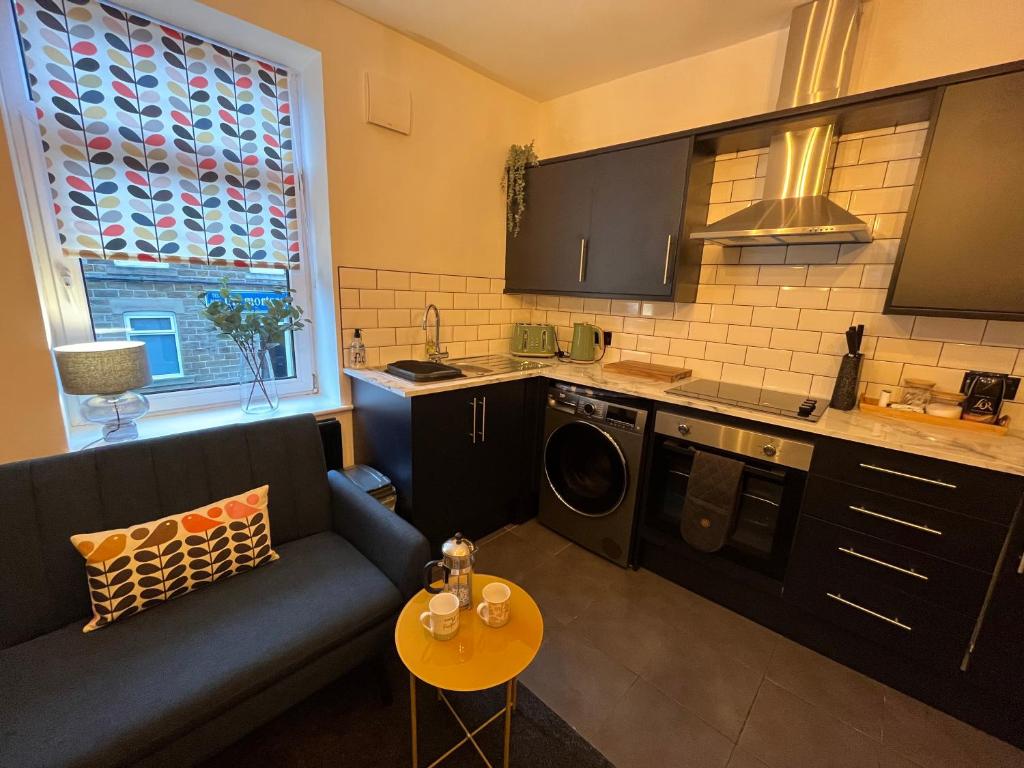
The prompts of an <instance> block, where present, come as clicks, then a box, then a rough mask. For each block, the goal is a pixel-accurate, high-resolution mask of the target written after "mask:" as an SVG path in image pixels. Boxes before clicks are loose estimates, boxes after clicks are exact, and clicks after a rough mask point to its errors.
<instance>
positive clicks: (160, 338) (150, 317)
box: [124, 312, 183, 381]
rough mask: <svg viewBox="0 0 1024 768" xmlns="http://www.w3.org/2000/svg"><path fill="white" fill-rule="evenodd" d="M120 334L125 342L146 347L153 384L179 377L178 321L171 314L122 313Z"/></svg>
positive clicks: (180, 374)
mask: <svg viewBox="0 0 1024 768" xmlns="http://www.w3.org/2000/svg"><path fill="white" fill-rule="evenodd" d="M124 334H125V338H127V339H128V341H141V342H143V343H144V344H145V345H146V357H148V358H149V371H150V373H152V374H153V381H160V380H161V379H177V378H180V377H181V376H182V375H183V374H182V371H183V366H182V364H181V342H180V341H179V339H178V320H177V318H176V317H175V315H174V313H173V312H128V313H125V316H124Z"/></svg>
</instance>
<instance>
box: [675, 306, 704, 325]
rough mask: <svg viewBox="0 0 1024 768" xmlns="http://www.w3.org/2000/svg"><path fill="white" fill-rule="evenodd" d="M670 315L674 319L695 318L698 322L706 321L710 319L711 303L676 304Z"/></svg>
mask: <svg viewBox="0 0 1024 768" xmlns="http://www.w3.org/2000/svg"><path fill="white" fill-rule="evenodd" d="M672 317H673V318H674V319H676V320H687V321H689V320H696V321H697V322H698V323H706V322H707V321H708V320H710V319H711V305H710V304H676V308H675V312H674V313H673V314H672Z"/></svg>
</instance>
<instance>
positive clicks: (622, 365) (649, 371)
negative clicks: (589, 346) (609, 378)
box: [604, 360, 692, 383]
mask: <svg viewBox="0 0 1024 768" xmlns="http://www.w3.org/2000/svg"><path fill="white" fill-rule="evenodd" d="M604 369H605V370H606V371H608V373H618V374H621V375H623V376H637V377H639V378H642V379H653V380H655V381H666V382H670V383H671V382H673V381H679V379H685V378H686V377H687V376H689V375H690V374H691V373H692V371H690V369H689V368H674V367H672V366H671V365H658V364H657V363H641V362H639V361H637V360H620V361H619V362H617V363H608V364H606V365H605V366H604Z"/></svg>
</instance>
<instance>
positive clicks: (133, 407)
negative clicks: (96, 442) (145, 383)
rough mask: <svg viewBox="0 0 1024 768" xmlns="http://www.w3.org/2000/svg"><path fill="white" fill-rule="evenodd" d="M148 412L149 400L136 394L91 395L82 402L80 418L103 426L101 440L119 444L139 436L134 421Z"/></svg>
mask: <svg viewBox="0 0 1024 768" xmlns="http://www.w3.org/2000/svg"><path fill="white" fill-rule="evenodd" d="M148 412H149V400H147V399H146V396H145V395H141V394H139V393H138V392H130V391H129V392H124V393H123V394H120V395H93V396H92V397H90V398H88V399H87V400H85V401H83V402H82V418H84V419H85V420H86V421H91V422H93V423H94V424H102V425H103V440H104V441H105V442H108V443H120V442H123V441H125V440H134V439H135V438H137V437H138V436H139V428H138V427H137V426H136V425H135V419H139V418H142V417H143V416H145V415H146V414H147V413H148Z"/></svg>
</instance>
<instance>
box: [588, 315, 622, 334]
mask: <svg viewBox="0 0 1024 768" xmlns="http://www.w3.org/2000/svg"><path fill="white" fill-rule="evenodd" d="M622 322H623V318H621V317H617V316H615V315H596V316H595V317H594V324H595V325H597V326H598V327H600V328H603V329H604V330H606V331H621V330H622Z"/></svg>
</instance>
